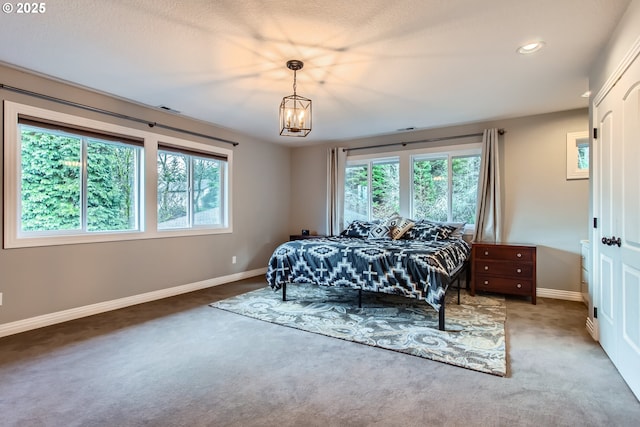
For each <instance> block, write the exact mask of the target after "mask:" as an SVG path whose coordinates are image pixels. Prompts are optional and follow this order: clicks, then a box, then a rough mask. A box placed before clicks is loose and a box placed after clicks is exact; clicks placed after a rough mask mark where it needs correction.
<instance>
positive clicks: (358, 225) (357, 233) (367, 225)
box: [340, 219, 377, 239]
mask: <svg viewBox="0 0 640 427" xmlns="http://www.w3.org/2000/svg"><path fill="white" fill-rule="evenodd" d="M375 225H377V224H373V223H371V222H368V221H360V220H357V219H356V220H354V221H353V222H352V223H351V224H349V225H348V226H347V228H345V229H344V231H343V232H342V233H340V235H341V236H345V237H360V238H362V239H366V238H367V237H369V231H371V229H372V228H373V227H374V226H375Z"/></svg>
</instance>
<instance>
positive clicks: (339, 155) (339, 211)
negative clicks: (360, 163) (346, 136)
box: [327, 147, 347, 236]
mask: <svg viewBox="0 0 640 427" xmlns="http://www.w3.org/2000/svg"><path fill="white" fill-rule="evenodd" d="M346 163H347V153H346V152H345V151H344V149H343V148H342V147H334V148H329V151H328V153H327V177H328V178H327V233H328V234H329V235H330V236H337V235H338V234H340V232H341V231H342V230H343V229H344V170H345V166H346Z"/></svg>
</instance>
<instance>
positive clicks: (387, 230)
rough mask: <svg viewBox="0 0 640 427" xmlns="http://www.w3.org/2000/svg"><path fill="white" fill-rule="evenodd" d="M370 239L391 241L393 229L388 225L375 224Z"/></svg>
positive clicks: (370, 232) (370, 231)
mask: <svg viewBox="0 0 640 427" xmlns="http://www.w3.org/2000/svg"><path fill="white" fill-rule="evenodd" d="M368 237H369V239H391V227H389V226H388V225H387V224H375V225H374V226H373V227H371V230H369V236H368Z"/></svg>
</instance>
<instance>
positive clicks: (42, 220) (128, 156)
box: [4, 101, 232, 248]
mask: <svg viewBox="0 0 640 427" xmlns="http://www.w3.org/2000/svg"><path fill="white" fill-rule="evenodd" d="M4 107H5V108H4V182H5V187H4V190H5V191H4V247H5V248H15V247H28V246H46V245H60V244H72V243H88V242H103V241H113V240H128V239H147V238H154V237H168V236H185V235H194V234H213V233H228V232H231V231H232V225H231V220H230V218H231V212H230V208H231V203H230V200H231V197H230V193H229V188H230V185H231V184H230V176H231V163H232V162H231V160H232V151H231V150H228V149H224V148H220V147H213V146H210V145H207V144H202V143H197V142H194V141H188V140H183V139H178V138H170V137H166V136H161V135H158V134H155V133H153V132H150V131H143V130H137V129H131V128H128V127H123V126H119V125H114V124H110V123H105V122H99V121H95V120H90V119H85V118H81V117H76V116H72V115H68V114H63V113H58V112H55V111H49V110H45V109H41V108H37V107H32V106H27V105H21V104H16V103H13V102H10V101H5V105H4Z"/></svg>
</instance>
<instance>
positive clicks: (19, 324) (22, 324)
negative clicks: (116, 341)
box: [0, 267, 267, 338]
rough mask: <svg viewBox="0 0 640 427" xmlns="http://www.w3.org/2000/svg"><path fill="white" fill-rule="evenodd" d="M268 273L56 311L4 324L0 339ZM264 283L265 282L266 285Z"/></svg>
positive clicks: (257, 272) (252, 272)
mask: <svg viewBox="0 0 640 427" xmlns="http://www.w3.org/2000/svg"><path fill="white" fill-rule="evenodd" d="M266 272H267V269H266V267H265V268H258V269H256V270H249V271H243V272H240V273H234V274H230V275H228V276H222V277H215V278H213V279H207V280H202V281H200V282H194V283H188V284H186V285H181V286H175V287H173V288H167V289H160V290H157V291H153V292H147V293H144V294H139V295H133V296H130V297H125V298H119V299H116V300H111V301H105V302H100V303H97V304H91V305H86V306H84V307H76V308H71V309H69V310H63V311H58V312H55V313H50V314H44V315H42V316H36V317H31V318H29V319H24V320H17V321H15V322H10V323H4V324H2V325H0V338H2V337H6V336H8V335H13V334H18V333H20V332H26V331H30V330H32V329H37V328H42V327H45V326H50V325H55V324H56V323H62V322H68V321H69V320H74V319H79V318H81V317H87V316H93V315H94V314H100V313H104V312H107V311H111V310H117V309H119V308H124V307H129V306H131V305H136V304H142V303H145V302H150V301H155V300H159V299H163V298H168V297H173V296H176V295H180V294H186V293H187V292H193V291H198V290H200V289H205V288H210V287H213V286H218V285H223V284H225V283H230V282H235V281H237V280H242V279H247V278H249V277H254V276H259V275H261V274H265V273H266ZM265 283H266V282H265Z"/></svg>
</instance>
